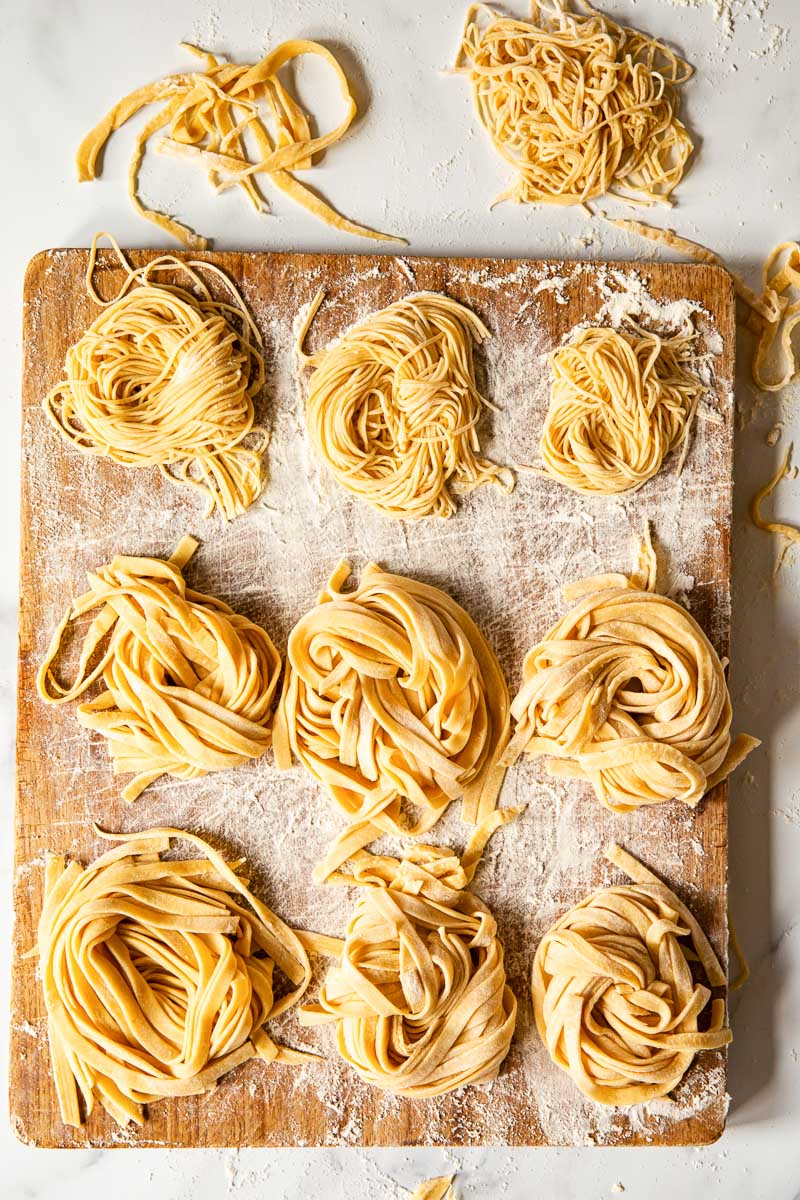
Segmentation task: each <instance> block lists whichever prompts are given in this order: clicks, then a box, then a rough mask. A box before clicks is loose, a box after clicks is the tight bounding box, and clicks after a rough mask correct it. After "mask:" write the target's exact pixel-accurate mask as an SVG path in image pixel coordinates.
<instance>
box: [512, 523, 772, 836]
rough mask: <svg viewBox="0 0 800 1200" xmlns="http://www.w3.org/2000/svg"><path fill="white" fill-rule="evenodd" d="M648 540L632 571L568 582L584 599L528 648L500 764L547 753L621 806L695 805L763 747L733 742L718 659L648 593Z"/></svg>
mask: <svg viewBox="0 0 800 1200" xmlns="http://www.w3.org/2000/svg"><path fill="white" fill-rule="evenodd" d="M655 575H656V562H655V555H654V553H653V549H652V546H651V544H650V540H649V534H648V537H647V539H646V540H645V542H644V543H643V545H642V552H641V562H640V565H639V569H638V570H637V571H636V572H635V573H634V574H633V575H632V576H631V577H630V578H629V577H628V576H627V575H617V574H611V575H602V576H598V577H596V578H592V579H585V580H582V581H581V582H580V583H577V584H573V585H572V586H571V587H568V588H565V589H564V596H565V599H567V600H572V599H577V598H579V597H582V598H581V599H580V600H579V603H578V604H577V606H576V607H575V608H573V609H572V610H571V611H570V612H569V613H567V614H566V616H564V617H562V619H561V620H560V621H558V622H557V623H556V624H555V625H554V626H553V628H552V629H551V630H550V631H549V633H548V634H547V635H546V637H545V638H544V640H543V641H541V642H539V644H538V645H536V646H534V647H533V648H532V649H531V650H530V651H529V652H528V654H527V656H526V658H525V662H524V664H523V682H522V685H521V687H520V690H519V692H518V693H517V695H516V697H515V698H514V701H513V703H512V706H511V713H512V716H513V717H514V719H515V720H516V729H515V732H514V736H513V738H512V740H511V742H510V744H509V747H508V750H507V752H506V755H505V758H504V761H505V762H512V761H514V759H515V758H516V757H517V755H518V754H519V753H521V752H522V751H525V752H526V753H527V754H529V755H531V756H532V757H538V756H539V755H549V756H551V757H550V762H549V763H548V769H549V771H550V773H551V774H553V775H561V776H567V777H571V778H577V779H587V780H588V781H589V782H590V783H591V784H592V786H593V787H594V790H595V793H596V795H597V797H598V799H599V800H600V802H601V803H602V804H604V805H605V807H606V808H609V809H611V810H612V811H613V812H618V813H625V812H630V811H632V810H633V809H636V808H639V807H641V806H643V805H648V804H662V803H664V802H666V801H668V800H680V801H682V802H683V803H684V804H687V805H688V806H689V807H691V808H693V807H695V806H696V805H697V804H698V803H699V802H700V800H701V799H702V798H703V796H704V795H705V794H706V792H707V791H708V790H709V789H710V788H712V787H713V786H714V785H715V784H716V783H719V782H720V780H722V779H725V778H727V776H728V775H729V774H730V773H731V771H733V770H734V768H735V767H736V766H738V764H739V763H740V762H741V761H742V759H743V758H745V757H746V755H747V754H749V752H750V751H751V750H752V749H753V748H754V747H755V746H757V745H758V741H757V740H756V739H755V738H752V737H749V736H748V735H746V734H740V735H739V736H737V737H736V738H734V739H733V741H732V740H731V736H730V726H731V701H730V695H729V693H728V685H727V683H726V680H725V669H724V664H723V663H722V662H720V659H719V656H718V655H717V653H716V651H715V650H714V647H713V646H712V645H711V643H710V642H709V640H708V638H707V637H706V635H705V634H704V633H703V631H702V629H701V628H700V626H699V625H698V624H697V622H696V621H695V620H694V618H693V617H692V616H690V614H689V613H688V612H687V611H686V610H685V609H684V608H682V607H681V605H679V604H676V603H675V602H674V601H673V600H669V599H667V597H665V596H659V595H657V594H656V593H655V592H654V590H653V589H654V587H655Z"/></svg>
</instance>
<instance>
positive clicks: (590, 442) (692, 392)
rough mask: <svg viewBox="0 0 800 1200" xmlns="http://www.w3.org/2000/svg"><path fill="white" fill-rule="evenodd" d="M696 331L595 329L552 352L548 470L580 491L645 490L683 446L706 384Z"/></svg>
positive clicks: (545, 443) (545, 445)
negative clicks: (661, 332) (701, 375)
mask: <svg viewBox="0 0 800 1200" xmlns="http://www.w3.org/2000/svg"><path fill="white" fill-rule="evenodd" d="M696 365H697V350H696V335H695V333H694V331H693V330H689V331H682V332H680V333H677V334H675V335H674V336H671V337H666V336H665V337H663V338H662V337H659V336H658V335H657V334H654V333H648V332H645V331H644V330H640V329H631V330H617V329H610V328H604V327H594V328H587V329H582V330H580V331H579V332H578V333H577V335H576V336H575V337H573V338H572V339H571V340H570V341H569V342H567V343H565V344H564V345H563V346H559V347H558V348H557V349H556V350H554V351H553V353H552V354H551V355H550V373H551V385H550V407H549V409H548V412H547V417H546V419H545V424H544V430H543V432H542V441H541V451H542V458H543V460H544V467H545V471H546V473H547V474H548V475H550V476H552V477H553V478H554V479H557V480H558V482H559V483H563V484H564V485H565V486H566V487H568V488H571V489H572V490H573V491H576V492H582V493H583V494H585V495H598V496H610V495H613V494H615V493H618V492H626V491H631V490H634V489H636V488H639V487H641V486H642V485H643V484H644V483H646V482H647V480H648V479H652V478H653V476H654V475H656V474H657V473H658V471H659V470H660V469H661V464H662V462H663V461H664V458H665V457H666V455H667V454H669V453H670V452H671V451H672V450H676V449H678V448H680V447H682V452H681V457H680V459H679V462H678V470H679V471H680V469H681V467H682V465H683V459H684V457H685V454H686V451H687V449H688V446H689V433H690V430H691V427H692V421H693V419H694V416H695V414H696V412H697V407H698V404H699V402H700V400H701V399H702V397H703V395H704V393H705V390H706V389H705V387H704V385H703V383H702V382H701V380H700V378H699V377H698V375H697V373H696V370H695V369H694V368H695V367H696Z"/></svg>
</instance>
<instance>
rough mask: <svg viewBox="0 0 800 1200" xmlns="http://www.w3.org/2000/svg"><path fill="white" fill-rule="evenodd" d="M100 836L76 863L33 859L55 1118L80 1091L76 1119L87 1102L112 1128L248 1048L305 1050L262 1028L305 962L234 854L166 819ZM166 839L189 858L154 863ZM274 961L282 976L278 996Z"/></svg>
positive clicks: (268, 1052)
mask: <svg viewBox="0 0 800 1200" xmlns="http://www.w3.org/2000/svg"><path fill="white" fill-rule="evenodd" d="M102 836H109V835H102ZM110 836H111V838H112V840H115V841H121V842H123V845H121V846H118V847H116V848H115V849H113V850H110V851H109V852H108V853H107V854H104V855H103V856H102V857H101V858H99V859H97V860H96V862H94V863H93V864H92V865H91V866H90V867H86V868H81V867H80V866H79V865H78V864H77V863H76V862H71V863H70V864H69V865H68V866H67V865H66V864H65V861H64V859H63V858H58V857H52V858H50V859H49V860H48V863H47V868H46V878H45V898H44V906H43V909H42V914H41V917H40V920H39V935H38V955H39V968H40V972H41V979H42V987H43V989H44V999H45V1005H46V1008H47V1021H48V1033H49V1039H50V1056H51V1061H52V1066H53V1075H54V1077H55V1083H56V1088H57V1092H58V1099H59V1105H60V1108H61V1118H62V1120H63V1121H64V1122H65V1124H67V1125H80V1124H81V1121H82V1117H81V1108H80V1098H82V1100H83V1105H84V1109H85V1117H86V1118H87V1119H88V1117H89V1115H90V1114H91V1112H92V1109H93V1107H94V1103H95V1101H96V1100H97V1101H99V1102H100V1104H102V1106H103V1107H104V1108H105V1109H106V1111H107V1112H108V1113H110V1115H111V1116H112V1117H113V1118H114V1120H116V1121H117V1122H118V1123H119V1124H120V1125H126V1124H127V1123H128V1122H129V1121H135V1122H137V1124H142V1118H143V1112H142V1105H144V1104H148V1103H151V1102H152V1101H155V1100H162V1099H165V1098H167V1097H171V1096H195V1095H200V1094H201V1093H203V1092H208V1091H210V1090H211V1089H212V1088H213V1087H214V1086H215V1084H216V1081H217V1080H218V1079H219V1078H220V1076H221V1075H224V1074H226V1072H228V1071H231V1070H232V1069H233V1068H234V1067H236V1066H238V1065H239V1063H242V1062H246V1061H247V1060H248V1059H250V1058H253V1057H256V1056H258V1057H260V1058H263V1059H264V1060H265V1061H267V1062H297V1061H301V1060H305V1059H307V1058H313V1057H315V1056H314V1055H308V1054H303V1053H301V1052H298V1051H294V1050H287V1049H284V1048H282V1047H279V1046H277V1045H276V1044H275V1043H274V1042H273V1041H272V1039H271V1038H270V1037H269V1035H268V1034H267V1032H266V1030H265V1028H264V1026H265V1023H266V1022H267V1021H268V1020H269V1019H270V1017H274V1016H277V1015H278V1014H279V1013H282V1012H285V1011H286V1010H287V1009H288V1008H290V1007H291V1006H292V1005H293V1004H295V1003H296V1002H297V1001H298V1000H299V999H300V997H301V996H302V995H303V993H304V992H305V990H306V988H307V987H308V983H309V980H310V978H311V970H310V967H309V962H308V956H307V954H306V949H305V946H304V944H303V942H302V941H301V939H300V938H299V937H298V935H297V934H296V933H295V932H294V931H293V930H292V929H290V928H289V927H288V925H285V924H284V923H283V921H281V920H280V918H279V917H277V916H276V915H275V914H274V913H273V912H271V911H270V909H269V908H267V906H266V905H265V904H263V903H262V902H261V901H260V900H259V899H258V898H257V897H256V896H254V895H253V893H252V892H251V891H250V890H249V888H248V887H247V880H245V879H243V878H242V877H240V876H239V875H238V874H237V869H238V867H239V866H240V864H239V863H226V862H225V860H224V859H223V858H222V857H221V855H219V854H218V853H217V852H216V851H215V850H213V849H212V847H211V846H209V845H208V844H207V843H206V842H204V841H203V840H202V839H201V838H199V837H195V836H193V835H192V834H188V833H184V832H182V831H181V830H178V829H150V830H147V831H145V832H143V833H133V834H127V835H126V834H122V835H110ZM174 838H181V839H186V840H188V841H189V842H190V843H191V844H192V845H193V846H195V847H197V849H198V850H199V851H200V855H201V857H198V858H197V859H193V860H184V859H180V860H172V859H170V860H169V861H162V859H161V855H162V854H163V853H165V852H166V851H167V850H169V848H170V843H171V841H172V840H173V839H174ZM305 936H306V938H307V939H308V941H309V942H310V943H313V942H314V938H315V936H316V935H305ZM276 966H277V967H278V968H279V970H281V971H282V972H283V973H284V975H285V976H286V977H287V978H288V980H289V982H290V983H291V985H292V990H291V991H289V992H288V993H287V994H285V995H283V996H282V997H281V998H280V999H279V1000H276V999H275V997H274V994H273V970H274V968H275V967H276Z"/></svg>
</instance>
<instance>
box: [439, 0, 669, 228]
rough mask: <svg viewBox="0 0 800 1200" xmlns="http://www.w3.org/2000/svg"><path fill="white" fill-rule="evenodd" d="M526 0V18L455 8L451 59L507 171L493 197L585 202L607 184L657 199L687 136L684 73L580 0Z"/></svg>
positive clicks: (624, 193) (649, 41) (477, 7)
mask: <svg viewBox="0 0 800 1200" xmlns="http://www.w3.org/2000/svg"><path fill="white" fill-rule="evenodd" d="M585 9H586V11H585V12H581V13H571V12H569V11H568V10H567V9H566V5H565V2H564V0H552V2H551V3H546V2H541V3H537V0H533V2H532V4H531V19H530V20H528V21H523V20H514V19H512V18H510V17H504V16H501V15H500V14H499V13H497V12H495V11H494V10H493V9H491V8H489V7H487V6H486V5H484V4H473V5H472V6H471V7H470V9H469V10H468V12H467V18H466V25H465V28H464V33H463V35H462V42H461V47H460V50H459V53H458V56H457V59H456V64H455V70H456V72H458V73H461V74H464V75H466V76H467V77H468V78H469V80H470V82H471V84H472V93H473V99H474V102H475V108H476V111H477V114H478V118H479V120H480V122H481V124H482V126H483V127H484V129H485V130H486V131H487V133H488V134H489V136H490V138H491V139H492V142H493V144H494V146H495V149H496V150H497V151H498V152H499V153H500V154H501V155H502V157H503V158H504V159H505V161H506V162H508V163H510V164H511V166H512V167H513V168H514V169H515V171H516V172H517V178H516V181H515V182H514V184H513V185H512V186H511V187H510V188H509V189H508V190H507V191H506V192H504V193H503V194H502V195H500V196H498V198H497V200H496V201H495V203H498V202H499V201H501V200H514V201H516V202H518V203H536V204H585V203H586V202H587V201H588V200H592V199H596V198H597V197H599V196H604V195H607V194H612V195H618V196H621V197H623V198H624V199H628V200H637V201H643V202H645V203H651V202H654V201H662V202H667V203H668V202H669V196H670V194H671V193H672V191H673V189H674V188H675V187H676V186H677V185H678V184H679V183H680V181H681V179H682V177H683V174H684V170H685V168H686V163H687V161H688V159H689V156H690V155H691V153H692V150H693V145H692V140H691V138H690V137H689V134H688V133H687V131H686V129H685V127H684V126H683V124H682V123H681V121H680V120H679V117H678V114H679V108H680V102H679V98H678V90H677V89H678V87H679V86H680V85H681V84H683V83H685V82H686V80H687V79H689V78H690V76H691V75H692V68H691V67H690V66H688V64H687V63H685V62H682V61H681V59H679V58H678V57H677V56H676V55H675V54H674V53H673V52H672V51H671V50H670V49H669V48H668V47H667V46H664V45H663V44H662V43H661V42H658V41H656V40H655V39H653V38H651V37H648V36H647V35H646V34H644V33H640V32H638V31H637V30H635V29H627V28H624V27H622V26H620V25H617V24H616V23H615V22H614V21H612V20H611V19H610V18H608V17H606V16H603V15H602V14H601V13H598V12H595V10H594V9H592V8H591V7H589V5H588V4H587V5H586V6H585Z"/></svg>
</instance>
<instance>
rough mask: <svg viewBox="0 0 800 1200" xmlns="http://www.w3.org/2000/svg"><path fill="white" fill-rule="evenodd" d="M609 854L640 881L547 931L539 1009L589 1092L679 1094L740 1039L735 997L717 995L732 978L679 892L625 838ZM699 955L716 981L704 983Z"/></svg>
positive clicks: (557, 1054)
mask: <svg viewBox="0 0 800 1200" xmlns="http://www.w3.org/2000/svg"><path fill="white" fill-rule="evenodd" d="M606 857H607V858H608V860H609V862H611V863H613V864H614V865H615V866H617V867H619V868H620V869H621V870H623V871H624V872H625V874H626V875H628V876H629V878H630V879H632V880H633V881H634V882H633V883H632V884H622V885H620V886H617V887H610V888H604V889H603V890H601V891H598V892H595V893H594V894H593V895H591V896H587V898H586V899H585V900H583V901H581V903H580V904H577V905H576V906H575V907H574V908H571V909H570V910H569V912H567V913H565V914H564V916H563V917H561V918H560V919H559V920H558V921H556V923H555V925H554V926H553V927H552V929H550V930H549V931H548V932H547V933H546V934H545V936H544V937H543V938H542V941H541V942H540V943H539V947H538V949H537V951H536V956H535V958H534V960H533V975H532V996H533V1009H534V1015H535V1017H536V1027H537V1029H538V1030H539V1036H540V1037H541V1039H542V1041H543V1042H544V1044H545V1046H546V1047H547V1050H548V1051H549V1053H550V1057H551V1058H552V1060H553V1062H554V1063H556V1065H557V1066H559V1067H561V1069H562V1070H563V1071H566V1072H567V1073H568V1074H569V1075H570V1076H571V1077H572V1079H573V1081H574V1083H575V1084H576V1086H577V1087H578V1088H580V1090H581V1091H582V1092H583V1094H584V1095H585V1096H588V1097H589V1099H590V1100H594V1101H595V1102H596V1103H597V1104H612V1105H628V1104H641V1103H644V1102H646V1101H648V1100H657V1099H659V1098H660V1097H662V1096H667V1095H669V1093H670V1092H671V1091H672V1090H673V1088H675V1087H677V1085H678V1084H679V1083H680V1081H681V1080H682V1079H683V1077H684V1075H685V1074H686V1072H687V1071H688V1069H689V1067H690V1066H691V1064H692V1062H693V1060H694V1057H695V1055H696V1054H697V1053H699V1052H700V1051H702V1050H717V1049H720V1048H721V1047H722V1046H727V1045H728V1043H729V1042H730V1041H731V1038H732V1035H731V1031H730V1029H728V1028H727V1027H726V1025H725V1001H724V1000H723V999H721V998H720V999H712V998H711V996H712V993H711V989H712V988H724V987H725V983H726V979H725V972H724V971H723V969H722V967H721V965H720V963H719V960H718V958H717V956H716V954H715V953H714V951H713V949H712V948H711V945H710V943H709V941H708V938H707V937H706V935H705V934H704V933H703V931H702V929H701V928H700V926H699V925H698V923H697V921H696V920H695V918H694V917H693V916H692V914H691V913H690V912H689V910H688V908H687V907H686V906H685V905H684V904H683V903H682V902H681V901H680V900H679V899H678V897H677V896H676V895H675V893H674V892H672V891H671V890H670V888H668V887H667V886H666V884H664V883H662V882H661V880H660V879H658V877H657V876H655V875H653V874H652V873H651V872H650V871H648V870H647V869H646V868H645V867H643V866H642V865H641V863H639V862H637V860H636V859H635V858H633V856H632V855H630V854H627V853H626V852H625V851H624V850H622V849H620V847H619V846H616V845H614V844H612V845H611V846H610V847H609V848H608V850H607V851H606ZM687 937H688V938H690V939H691V946H690V947H688V946H686V945H685V944H684V943H683V942H681V940H680V939H681V938H687ZM695 963H696V964H699V966H700V967H701V968H702V971H703V975H704V977H705V979H706V980H707V985H708V986H706V985H705V984H703V983H696V982H695V981H694V976H693V970H692V968H693V964H695ZM709 1000H710V1001H711V1009H710V1021H709V1024H708V1026H707V1028H706V1029H705V1030H702V1031H701V1030H700V1029H699V1028H698V1017H699V1016H700V1014H701V1013H702V1012H703V1010H704V1009H705V1008H706V1005H707V1004H708V1002H709Z"/></svg>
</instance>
